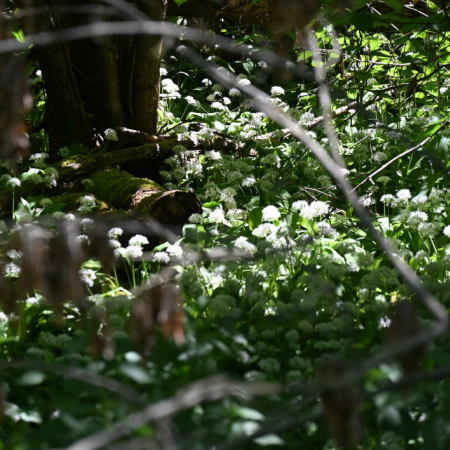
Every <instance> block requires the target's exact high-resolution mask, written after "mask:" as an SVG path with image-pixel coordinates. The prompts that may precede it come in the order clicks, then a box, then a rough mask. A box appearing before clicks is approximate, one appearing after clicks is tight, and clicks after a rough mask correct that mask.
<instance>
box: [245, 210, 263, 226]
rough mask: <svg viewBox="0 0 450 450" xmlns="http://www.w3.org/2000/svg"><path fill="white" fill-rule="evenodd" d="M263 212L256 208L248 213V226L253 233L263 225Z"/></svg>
mask: <svg viewBox="0 0 450 450" xmlns="http://www.w3.org/2000/svg"><path fill="white" fill-rule="evenodd" d="M261 221H262V211H261V208H254V209H252V210H251V211H250V212H249V213H248V226H249V228H250V230H251V231H253V230H254V229H255V228H256V227H257V226H259V225H261Z"/></svg>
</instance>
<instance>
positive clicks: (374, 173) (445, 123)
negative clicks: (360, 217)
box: [351, 122, 448, 192]
mask: <svg viewBox="0 0 450 450" xmlns="http://www.w3.org/2000/svg"><path fill="white" fill-rule="evenodd" d="M447 123H448V122H443V124H442V126H441V127H439V129H437V130H436V131H435V132H434V133H433V134H432V135H431V136H428V137H427V138H426V139H424V140H423V141H422V142H421V143H420V144H418V145H416V146H414V147H412V148H410V149H409V150H406V151H405V152H403V153H401V154H400V155H397V156H396V157H395V158H392V159H391V160H390V161H388V162H387V163H386V164H384V165H382V166H381V167H380V168H379V169H377V170H375V171H374V172H372V173H371V174H370V175H369V176H368V177H367V178H365V179H364V180H363V181H361V183H359V184H358V185H357V186H356V187H354V188H353V190H352V191H351V192H354V191H356V190H357V189H358V188H360V187H361V186H362V185H363V184H366V183H367V182H368V181H369V180H372V178H373V177H374V176H375V175H378V174H379V173H380V172H383V170H385V169H387V168H388V167H389V166H390V165H391V164H393V163H395V161H398V160H399V159H401V158H403V157H404V156H407V155H409V154H410V153H413V152H415V151H416V150H418V149H420V148H421V147H423V146H424V145H425V144H427V143H428V142H429V141H430V140H431V139H432V138H433V137H434V136H435V134H436V133H438V132H439V131H441V130H442V128H444V127H445V126H446V125H447Z"/></svg>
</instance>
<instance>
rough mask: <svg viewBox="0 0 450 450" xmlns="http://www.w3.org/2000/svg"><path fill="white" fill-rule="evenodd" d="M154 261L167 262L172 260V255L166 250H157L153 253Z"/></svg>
mask: <svg viewBox="0 0 450 450" xmlns="http://www.w3.org/2000/svg"><path fill="white" fill-rule="evenodd" d="M153 261H155V262H158V263H164V264H167V263H168V262H170V256H169V255H168V254H167V253H166V252H156V253H154V254H153Z"/></svg>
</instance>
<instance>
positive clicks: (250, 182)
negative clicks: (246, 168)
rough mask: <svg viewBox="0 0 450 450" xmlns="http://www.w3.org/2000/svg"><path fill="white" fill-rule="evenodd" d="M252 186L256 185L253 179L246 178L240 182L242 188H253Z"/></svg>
mask: <svg viewBox="0 0 450 450" xmlns="http://www.w3.org/2000/svg"><path fill="white" fill-rule="evenodd" d="M254 184H256V179H255V177H247V178H245V179H244V180H242V183H241V185H242V186H243V187H249V186H253V185H254Z"/></svg>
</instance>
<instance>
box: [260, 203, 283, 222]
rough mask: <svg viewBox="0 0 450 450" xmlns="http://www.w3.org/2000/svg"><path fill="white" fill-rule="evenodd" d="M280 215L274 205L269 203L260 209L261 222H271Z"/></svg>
mask: <svg viewBox="0 0 450 450" xmlns="http://www.w3.org/2000/svg"><path fill="white" fill-rule="evenodd" d="M280 217H281V214H280V211H278V208H277V207H276V206H273V205H269V206H266V207H265V208H264V209H263V210H262V220H263V222H273V221H274V220H278V219H279V218H280Z"/></svg>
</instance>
